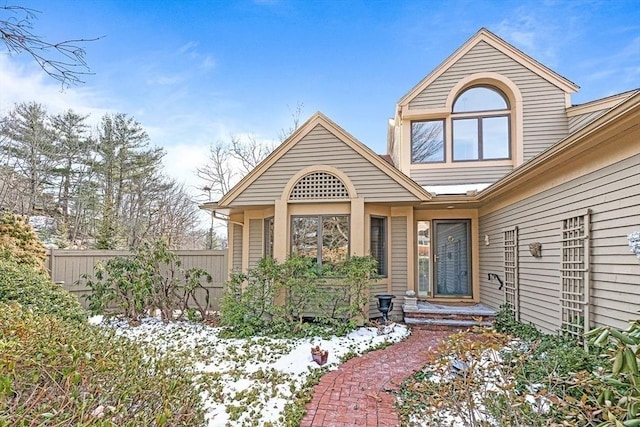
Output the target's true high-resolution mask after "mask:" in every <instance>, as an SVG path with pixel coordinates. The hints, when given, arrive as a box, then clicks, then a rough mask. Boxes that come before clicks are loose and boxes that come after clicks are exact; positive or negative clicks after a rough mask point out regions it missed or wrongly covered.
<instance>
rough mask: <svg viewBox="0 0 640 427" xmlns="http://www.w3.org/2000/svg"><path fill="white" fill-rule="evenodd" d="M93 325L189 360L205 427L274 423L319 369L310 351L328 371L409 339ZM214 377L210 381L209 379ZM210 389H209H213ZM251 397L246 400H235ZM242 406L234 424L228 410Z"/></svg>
mask: <svg viewBox="0 0 640 427" xmlns="http://www.w3.org/2000/svg"><path fill="white" fill-rule="evenodd" d="M90 322H91V323H92V324H100V325H102V326H104V327H110V328H113V329H114V330H115V332H116V334H118V335H121V336H124V337H126V338H128V339H131V340H134V341H139V342H145V343H148V344H150V345H152V346H153V347H154V348H156V349H159V350H160V351H163V352H165V353H172V354H181V355H186V357H188V360H189V362H190V363H191V364H192V366H193V369H194V372H195V373H196V376H201V377H202V378H203V379H204V378H205V377H206V379H207V381H202V384H198V385H197V386H198V387H200V388H201V391H200V396H201V398H202V400H203V402H204V407H205V418H206V422H207V425H208V426H210V427H218V426H219V427H223V426H240V425H244V424H245V423H249V422H250V423H251V425H264V424H266V423H272V424H274V425H277V424H279V422H278V420H279V417H280V416H281V415H282V413H283V411H284V408H285V405H286V404H287V403H289V402H290V401H291V400H292V397H293V396H294V394H295V393H296V391H298V390H300V389H301V388H302V386H303V384H304V383H305V380H306V378H307V376H308V375H309V374H310V373H312V372H313V371H314V370H315V369H320V366H318V364H317V363H315V362H314V361H313V359H312V357H311V348H312V347H314V346H320V347H321V348H322V349H323V350H327V351H328V352H329V358H328V360H327V364H326V365H324V366H325V367H327V368H328V369H329V370H334V369H338V366H339V364H340V359H341V358H342V357H344V356H345V355H347V354H348V353H352V352H353V353H356V354H362V353H363V352H365V351H366V350H368V349H371V348H374V347H376V346H378V345H380V344H382V343H384V342H397V341H401V340H402V339H404V338H405V337H407V336H408V335H409V331H408V329H407V328H406V326H404V325H398V324H393V325H390V326H389V327H388V328H387V330H386V331H384V332H385V333H384V334H382V335H381V334H379V331H378V328H374V327H368V328H359V329H357V330H355V331H353V332H351V333H350V334H348V335H347V336H345V337H335V336H334V337H332V338H330V339H324V338H320V337H314V338H304V339H297V340H293V339H275V338H270V337H253V338H250V339H223V338H220V337H219V332H220V328H215V327H210V326H207V325H203V324H194V323H190V322H187V321H183V322H169V323H163V322H162V321H160V320H159V319H156V318H144V319H142V321H141V323H140V325H139V326H137V327H132V326H130V325H129V324H128V323H127V322H126V321H119V320H109V321H104V319H102V318H98V316H95V317H92V318H91V319H90ZM212 376H213V377H212ZM212 384H213V385H212ZM250 393H255V395H256V396H257V397H255V398H252V400H249V401H246V400H242V399H241V398H240V401H238V397H237V396H238V395H241V396H242V395H245V396H246V395H247V394H250ZM234 406H235V407H237V406H242V411H241V414H240V415H239V416H237V415H236V417H237V419H235V420H234V419H233V416H232V414H231V413H230V411H231V412H232V407H234Z"/></svg>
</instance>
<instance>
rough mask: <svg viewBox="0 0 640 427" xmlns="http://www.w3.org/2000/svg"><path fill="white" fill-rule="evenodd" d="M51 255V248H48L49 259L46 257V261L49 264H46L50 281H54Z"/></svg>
mask: <svg viewBox="0 0 640 427" xmlns="http://www.w3.org/2000/svg"><path fill="white" fill-rule="evenodd" d="M53 256H54V255H53V248H50V249H49V259H48V261H49V262H48V263H47V264H49V265H48V266H47V268H48V269H49V277H50V278H51V281H52V282H55V278H54V277H53V265H54V263H53Z"/></svg>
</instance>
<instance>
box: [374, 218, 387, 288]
mask: <svg viewBox="0 0 640 427" xmlns="http://www.w3.org/2000/svg"><path fill="white" fill-rule="evenodd" d="M370 240H371V247H370V252H371V256H372V257H373V258H374V259H375V260H376V261H377V263H378V274H379V275H380V276H382V277H386V276H387V218H384V217H375V216H372V217H371V233H370Z"/></svg>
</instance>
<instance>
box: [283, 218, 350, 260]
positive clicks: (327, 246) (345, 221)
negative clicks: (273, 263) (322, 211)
mask: <svg viewBox="0 0 640 427" xmlns="http://www.w3.org/2000/svg"><path fill="white" fill-rule="evenodd" d="M291 253H292V254H298V255H302V256H308V257H312V258H314V259H315V260H316V262H317V263H318V264H321V265H331V266H336V265H338V263H339V262H340V261H343V260H345V259H346V258H347V256H348V254H349V216H348V215H313V216H292V217H291Z"/></svg>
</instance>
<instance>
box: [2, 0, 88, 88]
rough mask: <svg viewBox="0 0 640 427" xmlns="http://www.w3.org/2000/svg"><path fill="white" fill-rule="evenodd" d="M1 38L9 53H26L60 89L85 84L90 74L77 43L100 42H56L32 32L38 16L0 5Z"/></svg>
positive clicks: (27, 10)
mask: <svg viewBox="0 0 640 427" xmlns="http://www.w3.org/2000/svg"><path fill="white" fill-rule="evenodd" d="M0 13H1V15H0V39H1V40H2V42H3V43H4V44H5V46H6V47H7V50H8V51H9V53H15V54H20V53H26V54H28V55H31V57H32V58H33V59H34V60H35V61H36V62H37V64H38V65H39V66H40V68H42V69H43V70H44V72H45V73H47V74H48V75H49V76H51V77H53V78H54V79H56V80H58V81H59V82H60V83H61V84H62V87H63V88H65V87H68V86H70V85H76V84H78V83H84V81H83V80H82V79H81V77H82V76H83V75H90V74H93V73H91V72H90V69H89V66H88V65H87V62H86V60H85V53H86V52H85V50H84V48H82V47H81V46H80V44H82V43H85V42H91V41H95V40H98V39H100V38H101V37H97V38H93V39H73V40H65V41H61V42H57V43H52V42H48V41H46V40H45V39H44V38H43V37H41V36H38V35H36V34H34V33H33V21H34V20H36V19H37V14H38V13H40V12H39V11H37V10H34V9H28V8H26V7H22V6H0Z"/></svg>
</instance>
